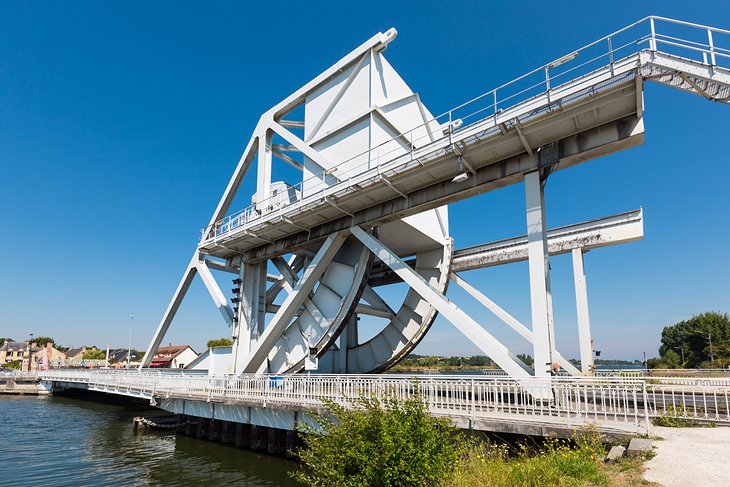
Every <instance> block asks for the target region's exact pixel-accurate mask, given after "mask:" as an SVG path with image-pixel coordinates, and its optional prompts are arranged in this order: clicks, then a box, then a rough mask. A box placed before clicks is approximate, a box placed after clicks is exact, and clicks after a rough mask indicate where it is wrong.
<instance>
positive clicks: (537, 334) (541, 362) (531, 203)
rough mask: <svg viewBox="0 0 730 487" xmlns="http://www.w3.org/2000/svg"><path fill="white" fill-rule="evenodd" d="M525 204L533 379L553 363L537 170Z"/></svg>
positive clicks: (527, 188)
mask: <svg viewBox="0 0 730 487" xmlns="http://www.w3.org/2000/svg"><path fill="white" fill-rule="evenodd" d="M525 193H526V203H527V254H528V259H529V264H530V304H531V308H532V333H533V342H532V347H533V354H534V355H533V356H534V360H535V376H536V377H547V376H549V375H550V370H551V368H552V364H553V363H554V349H555V343H554V335H553V329H552V328H553V317H552V296H551V295H550V262H549V256H548V252H547V232H546V224H545V195H544V191H543V185H542V181H541V178H540V171H533V172H531V173H527V174H525Z"/></svg>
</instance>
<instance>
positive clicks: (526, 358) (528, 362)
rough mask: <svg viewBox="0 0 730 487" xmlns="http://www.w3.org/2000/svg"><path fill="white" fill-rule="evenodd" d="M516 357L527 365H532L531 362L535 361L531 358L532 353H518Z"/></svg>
mask: <svg viewBox="0 0 730 487" xmlns="http://www.w3.org/2000/svg"><path fill="white" fill-rule="evenodd" d="M517 358H518V359H520V360H522V361H523V362H524V363H525V365H527V366H528V367H532V364H534V363H535V361H534V360H533V359H532V355H527V354H524V353H518V354H517Z"/></svg>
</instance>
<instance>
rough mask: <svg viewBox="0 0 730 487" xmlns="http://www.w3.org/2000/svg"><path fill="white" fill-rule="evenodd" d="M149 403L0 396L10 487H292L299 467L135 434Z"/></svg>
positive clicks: (155, 434)
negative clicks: (291, 473) (137, 420)
mask: <svg viewBox="0 0 730 487" xmlns="http://www.w3.org/2000/svg"><path fill="white" fill-rule="evenodd" d="M155 413H157V414H159V413H158V412H157V410H154V409H149V408H146V407H145V406H144V405H134V404H113V403H100V402H96V401H91V400H88V399H78V398H65V397H59V396H54V397H34V396H26V397H17V396H2V395H0V425H1V429H0V431H2V433H1V436H2V440H1V441H0V469H1V471H2V476H3V480H4V483H7V485H13V486H37V485H46V486H49V485H51V486H66V485H69V486H79V485H114V486H118V485H183V484H188V485H201V484H205V485H208V486H213V485H241V486H251V487H258V486H284V487H288V486H295V485H299V484H297V483H296V482H294V481H293V480H291V479H290V478H289V476H288V474H287V472H288V471H290V470H293V469H295V468H296V467H297V464H296V463H294V462H292V461H289V460H286V459H283V458H278V457H272V456H269V455H265V454H259V453H256V452H252V451H250V450H245V449H241V448H236V447H233V446H228V445H222V444H220V443H217V442H209V441H205V440H199V439H197V438H189V437H186V436H183V435H175V433H168V432H166V431H141V432H135V431H134V430H133V428H132V419H133V418H134V417H135V416H151V415H154V414H155Z"/></svg>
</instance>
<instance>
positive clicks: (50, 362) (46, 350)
mask: <svg viewBox="0 0 730 487" xmlns="http://www.w3.org/2000/svg"><path fill="white" fill-rule="evenodd" d="M46 357H48V358H47V359H46ZM65 360H66V354H65V353H63V352H62V351H60V350H58V349H57V348H56V347H54V346H53V345H52V344H51V342H48V343H46V346H45V347H43V348H40V349H39V350H38V351H36V352H33V362H34V363H35V364H36V366H37V368H43V369H44V370H45V369H47V368H48V367H51V366H60V365H61V364H62V363H63V362H64V361H65Z"/></svg>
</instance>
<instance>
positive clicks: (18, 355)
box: [0, 342, 41, 365]
mask: <svg viewBox="0 0 730 487" xmlns="http://www.w3.org/2000/svg"><path fill="white" fill-rule="evenodd" d="M29 346H30V344H29V343H28V342H5V343H4V344H3V346H2V347H0V365H5V364H7V363H8V362H13V361H15V360H23V359H27V358H28V356H27V355H28V347H29ZM39 350H41V348H40V347H38V345H36V344H35V343H33V344H32V348H31V355H32V354H35V353H36V352H38V351H39Z"/></svg>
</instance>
